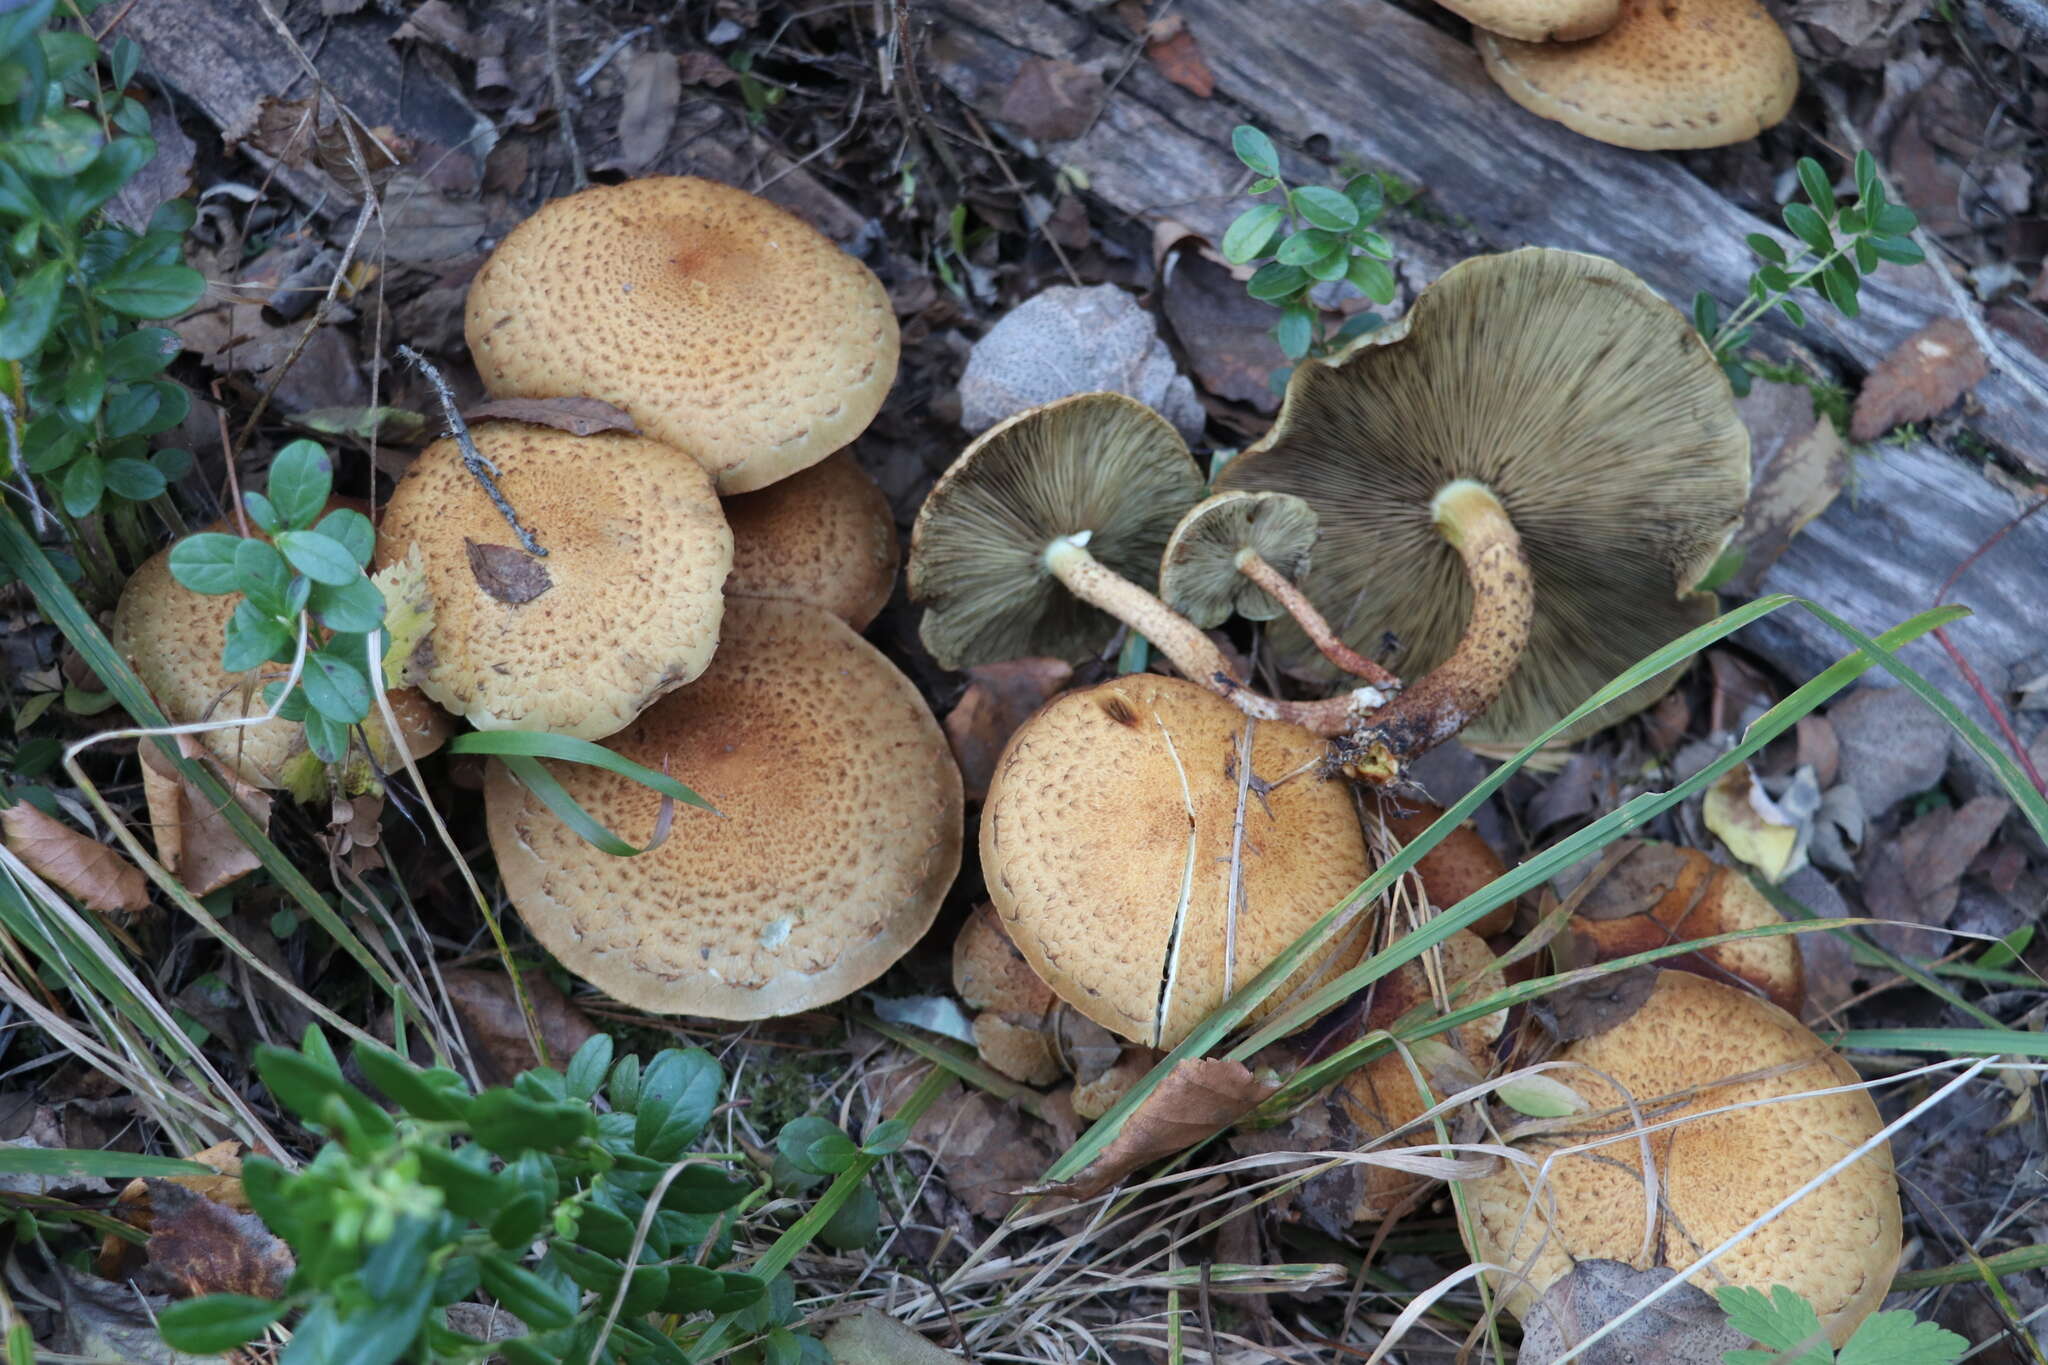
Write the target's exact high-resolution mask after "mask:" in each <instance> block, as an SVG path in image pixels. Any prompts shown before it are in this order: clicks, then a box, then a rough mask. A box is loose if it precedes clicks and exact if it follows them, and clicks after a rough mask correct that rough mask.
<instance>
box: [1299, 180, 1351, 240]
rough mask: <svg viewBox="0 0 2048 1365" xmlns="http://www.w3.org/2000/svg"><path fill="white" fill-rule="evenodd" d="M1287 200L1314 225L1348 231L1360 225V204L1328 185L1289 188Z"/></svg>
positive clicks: (1332, 229) (1334, 230)
mask: <svg viewBox="0 0 2048 1365" xmlns="http://www.w3.org/2000/svg"><path fill="white" fill-rule="evenodd" d="M1287 202H1288V203H1289V204H1291V205H1292V206H1293V208H1294V211H1295V212H1296V213H1298V214H1300V215H1301V216H1302V218H1303V219H1305V220H1306V221H1307V222H1308V223H1309V225H1310V226H1312V227H1319V228H1328V229H1330V230H1331V231H1333V232H1348V231H1350V230H1351V229H1352V228H1355V227H1357V226H1358V205H1356V204H1354V203H1352V202H1351V201H1350V200H1349V199H1346V198H1345V197H1344V196H1343V195H1342V194H1340V193H1338V192H1337V191H1336V190H1333V189H1330V188H1329V187H1328V186H1326V185H1304V186H1302V187H1301V188H1300V189H1298V190H1289V191H1288V193H1287Z"/></svg>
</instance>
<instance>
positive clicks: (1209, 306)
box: [1160, 250, 1287, 413]
mask: <svg viewBox="0 0 2048 1365" xmlns="http://www.w3.org/2000/svg"><path fill="white" fill-rule="evenodd" d="M1171 261H1172V267H1171V269H1169V270H1167V271H1166V272H1165V273H1164V275H1163V278H1164V280H1165V285H1164V287H1163V288H1162V290H1161V291H1160V307H1161V309H1162V311H1164V312H1165V314H1166V320H1167V322H1168V323H1170V324H1171V325H1172V327H1173V332H1174V335H1175V336H1176V337H1178V338H1179V339H1180V344H1181V348H1182V349H1183V350H1184V351H1185V352H1186V354H1187V358H1188V368H1189V369H1191V370H1192V371H1193V372H1194V375H1195V378H1197V379H1199V380H1200V381H1201V384H1202V387H1203V388H1204V389H1207V390H1208V391H1209V392H1210V393H1213V394H1215V395H1216V396H1217V397H1218V398H1223V399H1227V400H1229V401H1230V402H1233V403H1245V404H1249V405H1250V406H1251V407H1252V408H1254V409H1256V410H1257V411H1259V412H1262V413H1271V412H1274V411H1277V410H1278V408H1279V406H1280V395H1279V394H1277V393H1275V392H1274V391H1273V386H1272V384H1271V382H1269V381H1270V380H1271V378H1272V374H1273V371H1274V370H1276V369H1278V368H1280V367H1281V366H1283V365H1285V364H1286V363H1287V354H1286V352H1284V351H1282V350H1281V349H1280V343H1279V342H1278V341H1276V340H1274V338H1273V310H1272V308H1271V306H1269V305H1267V304H1263V303H1260V302H1259V301H1258V300H1257V299H1255V298H1253V297H1251V296H1250V295H1249V294H1247V293H1245V292H1244V285H1243V284H1242V283H1240V282H1239V281H1238V280H1237V278H1236V277H1235V276H1234V275H1233V274H1232V273H1231V271H1230V268H1229V267H1228V266H1225V265H1220V264H1218V263H1217V262H1215V261H1212V260H1210V259H1209V258H1208V257H1207V256H1206V255H1205V254H1203V253H1202V252H1201V251H1198V250H1180V251H1176V252H1174V253H1173V254H1172V257H1171Z"/></svg>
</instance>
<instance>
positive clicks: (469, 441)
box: [398, 346, 548, 559]
mask: <svg viewBox="0 0 2048 1365" xmlns="http://www.w3.org/2000/svg"><path fill="white" fill-rule="evenodd" d="M398 353H399V355H401V356H403V357H404V358H405V359H407V360H409V361H411V362H412V365H413V368H414V369H416V370H418V371H419V372H420V373H421V374H423V375H425V376H426V377H427V382H428V383H429V384H431V385H433V386H434V395H435V397H437V398H439V399H440V400H441V411H442V412H444V413H446V414H447V416H448V434H449V435H450V436H452V437H454V438H455V444H456V445H457V446H459V447H461V449H462V467H463V468H464V469H467V470H468V471H469V473H470V477H472V478H474V479H475V480H476V481H477V482H478V483H480V484H482V485H483V486H484V492H486V493H488V494H490V495H491V505H492V506H494V507H496V508H497V509H498V513H499V515H500V516H502V517H504V518H505V520H506V522H507V523H509V524H510V525H511V527H512V534H514V535H516V536H518V537H519V544H520V546H521V547H522V548H523V549H525V551H526V553H528V554H530V555H532V556H533V557H534V558H536V559H545V558H546V557H547V553H548V552H547V551H546V550H543V549H542V548H541V546H540V542H539V541H538V540H536V539H534V536H533V532H531V531H529V530H527V529H526V528H525V527H524V526H521V525H520V524H519V514H518V513H517V512H515V511H513V510H512V504H511V503H510V502H508V501H506V500H505V495H504V494H503V493H501V492H500V491H498V484H497V481H496V480H495V479H493V478H492V477H491V476H492V475H494V474H496V473H497V472H498V466H496V465H495V464H492V463H491V461H490V458H489V457H488V456H486V455H485V454H484V453H483V452H482V451H481V450H478V449H477V448H476V440H475V439H474V438H473V437H472V436H470V434H469V423H467V422H465V421H463V420H462V414H461V413H460V412H458V411H457V410H456V407H455V392H454V390H452V389H450V388H449V387H448V381H447V380H446V379H443V378H442V377H441V372H440V371H439V370H437V369H435V368H434V363H433V362H432V361H431V360H428V359H427V358H426V357H425V356H423V355H421V354H420V353H419V352H418V351H415V350H414V349H413V348H412V347H410V346H400V347H399V348H398Z"/></svg>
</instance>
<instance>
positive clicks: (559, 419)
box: [462, 398, 640, 436]
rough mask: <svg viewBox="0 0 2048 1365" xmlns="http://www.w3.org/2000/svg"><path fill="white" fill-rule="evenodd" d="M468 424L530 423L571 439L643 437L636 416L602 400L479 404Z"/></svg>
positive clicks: (469, 413)
mask: <svg viewBox="0 0 2048 1365" xmlns="http://www.w3.org/2000/svg"><path fill="white" fill-rule="evenodd" d="M462 420H463V421H465V422H472V423H474V422H526V423H528V424H530V425H532V426H537V427H553V428H554V429H555V430H556V431H566V432H568V433H569V434H570V435H571V436H591V435H595V434H596V433H598V432H600V431H623V432H627V433H630V434H632V435H635V436H637V435H639V434H640V428H639V427H637V426H634V425H633V418H632V415H631V414H629V413H628V412H626V411H625V409H623V408H615V407H613V406H612V405H611V404H610V403H607V402H605V401H604V400H603V399H601V398H494V399H492V400H491V401H490V402H488V403H478V404H477V405H476V406H474V407H472V408H470V409H469V410H467V411H466V412H464V413H463V414H462Z"/></svg>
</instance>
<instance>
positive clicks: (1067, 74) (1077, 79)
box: [996, 57, 1103, 142]
mask: <svg viewBox="0 0 2048 1365" xmlns="http://www.w3.org/2000/svg"><path fill="white" fill-rule="evenodd" d="M1102 100H1103V85H1102V77H1101V76H1100V75H1099V74H1097V73H1096V72H1094V71H1091V70H1090V69H1089V68H1087V67H1085V66H1078V65H1076V64H1075V63H1073V62H1064V61H1059V60H1056V59H1054V58H1050V57H1032V58H1030V59H1029V60H1027V61H1026V62H1025V63H1024V64H1023V65H1022V66H1020V67H1018V68H1017V76H1016V79H1014V80H1012V81H1011V82H1010V85H1009V88H1008V89H1007V90H1005V91H1003V102H1002V104H1001V105H1000V106H999V107H998V109H997V110H996V117H998V118H1000V119H1001V120H1002V121H1003V122H1005V123H1009V124H1014V125H1015V126H1016V129H1017V131H1018V132H1020V133H1022V134H1024V136H1026V137H1029V138H1036V139H1038V140H1039V141H1042V142H1064V141H1066V140H1067V139H1068V138H1075V137H1079V136H1081V134H1083V133H1085V132H1087V131H1088V125H1089V124H1091V123H1093V122H1094V121H1095V111H1096V110H1098V109H1100V108H1101V107H1102Z"/></svg>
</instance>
